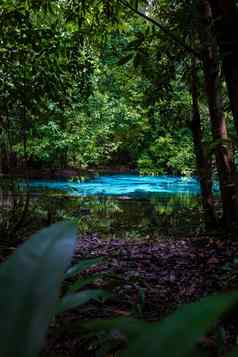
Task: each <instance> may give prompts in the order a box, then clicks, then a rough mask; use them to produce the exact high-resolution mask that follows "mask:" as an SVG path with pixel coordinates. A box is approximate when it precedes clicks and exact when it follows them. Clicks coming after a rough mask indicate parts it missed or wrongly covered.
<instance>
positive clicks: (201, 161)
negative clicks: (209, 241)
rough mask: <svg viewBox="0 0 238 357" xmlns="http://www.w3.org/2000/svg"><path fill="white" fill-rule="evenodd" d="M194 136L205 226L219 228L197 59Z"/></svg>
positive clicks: (193, 83)
mask: <svg viewBox="0 0 238 357" xmlns="http://www.w3.org/2000/svg"><path fill="white" fill-rule="evenodd" d="M191 74H192V86H191V94H192V123H191V129H192V135H193V144H194V151H195V156H196V164H197V172H198V176H199V181H200V186H201V194H202V205H203V210H204V217H205V224H206V228H207V229H211V228H215V227H216V226H217V219H216V215H215V209H214V201H213V195H212V177H211V161H210V160H209V159H208V158H207V157H206V154H205V150H204V145H203V140H202V138H203V133H202V125H201V118H200V111H199V103H198V89H197V71H196V59H195V58H193V59H192V73H191Z"/></svg>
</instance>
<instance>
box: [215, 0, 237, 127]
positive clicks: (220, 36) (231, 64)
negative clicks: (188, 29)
mask: <svg viewBox="0 0 238 357" xmlns="http://www.w3.org/2000/svg"><path fill="white" fill-rule="evenodd" d="M209 3H210V6H211V10H212V15H213V19H214V24H215V34H216V39H217V42H218V45H219V48H220V54H221V57H222V64H223V71H224V75H225V80H226V83H227V88H228V94H229V99H230V103H231V110H232V113H233V117H234V120H235V126H236V131H237V134H238V10H237V8H236V2H235V0H209Z"/></svg>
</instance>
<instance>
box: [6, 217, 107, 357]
mask: <svg viewBox="0 0 238 357" xmlns="http://www.w3.org/2000/svg"><path fill="white" fill-rule="evenodd" d="M75 241H76V228H75V227H74V226H73V225H72V224H70V223H60V224H55V225H52V226H51V227H50V228H47V229H43V230H42V231H40V232H39V233H37V234H35V235H34V236H32V238H31V239H30V240H28V241H26V242H25V243H24V244H22V246H21V247H19V248H18V249H17V250H16V252H15V254H14V255H12V256H11V257H10V258H9V259H8V260H7V261H6V262H5V263H3V264H2V265H1V266H0V283H1V296H0V313H1V316H2V318H1V323H0V332H1V335H0V355H1V356H4V357H15V356H22V357H23V356H24V357H28V356H29V357H34V356H37V355H38V353H39V352H40V349H41V348H42V345H43V342H44V339H45V335H46V332H47V328H48V325H49V323H50V320H51V319H52V318H53V316H54V315H55V314H56V313H61V312H63V311H66V310H68V309H71V308H74V307H77V306H80V305H82V304H85V303H86V302H88V301H89V300H91V299H97V300H99V299H106V298H107V297H108V296H109V294H108V293H107V292H105V291H103V290H86V291H83V292H78V293H77V294H66V295H65V296H63V298H62V299H61V300H59V292H60V285H61V283H62V281H63V279H64V278H65V276H66V277H68V276H71V274H72V268H70V270H68V271H67V272H66V274H65V270H66V268H67V267H68V265H69V263H70V260H71V258H72V255H73V252H74V247H75ZM92 263H95V261H94V262H92ZM89 266H90V264H89V262H87V263H82V264H81V269H79V267H77V271H80V270H83V269H84V268H85V267H89ZM74 272H75V273H76V271H74Z"/></svg>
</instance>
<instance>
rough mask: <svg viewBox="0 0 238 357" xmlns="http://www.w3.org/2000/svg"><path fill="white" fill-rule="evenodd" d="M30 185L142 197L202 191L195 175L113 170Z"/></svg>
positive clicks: (88, 193)
mask: <svg viewBox="0 0 238 357" xmlns="http://www.w3.org/2000/svg"><path fill="white" fill-rule="evenodd" d="M30 186H31V187H32V188H38V189H39V188H42V189H45V188H47V189H50V190H60V191H64V192H65V193H67V194H68V195H71V196H132V197H143V196H151V195H156V194H190V195H199V194H200V185H199V181H198V180H197V179H196V178H195V177H191V178H185V177H175V176H138V175H129V174H114V175H103V176H96V177H95V178H92V179H90V180H87V181H85V182H80V181H50V180H49V181H46V180H33V181H31V182H30ZM215 189H216V188H215Z"/></svg>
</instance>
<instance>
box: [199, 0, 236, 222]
mask: <svg viewBox="0 0 238 357" xmlns="http://www.w3.org/2000/svg"><path fill="white" fill-rule="evenodd" d="M199 10H200V14H201V17H202V24H201V25H202V26H201V27H200V39H201V42H202V45H203V51H202V61H203V68H204V75H205V86H206V94H207V97H208V107H209V113H210V120H211V126H212V134H213V139H214V144H215V155H216V164H217V169H218V175H219V182H220V189H221V198H222V204H223V222H224V225H225V227H226V228H227V229H230V228H231V227H232V226H233V225H234V224H236V223H237V215H238V212H237V196H236V185H235V165H234V159H233V151H232V147H231V145H230V144H229V139H228V135H227V128H226V122H225V117H224V110H223V101H222V96H221V91H220V76H219V59H218V51H217V50H218V48H217V45H216V42H215V41H214V38H213V36H212V34H211V30H210V28H211V19H212V18H211V9H210V5H209V3H208V1H207V0H200V7H199Z"/></svg>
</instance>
